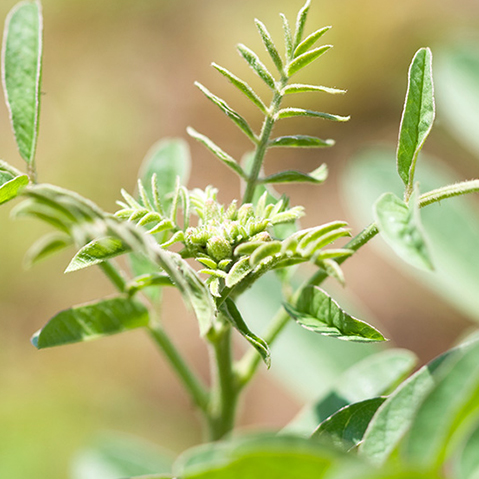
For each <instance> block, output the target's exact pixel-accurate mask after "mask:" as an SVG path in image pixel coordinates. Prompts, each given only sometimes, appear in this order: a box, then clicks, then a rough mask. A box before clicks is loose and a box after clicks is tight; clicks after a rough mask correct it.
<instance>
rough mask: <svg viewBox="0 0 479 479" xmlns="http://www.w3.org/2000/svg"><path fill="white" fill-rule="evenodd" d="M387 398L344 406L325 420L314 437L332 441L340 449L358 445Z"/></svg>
mask: <svg viewBox="0 0 479 479" xmlns="http://www.w3.org/2000/svg"><path fill="white" fill-rule="evenodd" d="M385 400H386V398H385V397H376V398H371V399H365V400H364V401H361V402H357V403H354V404H350V405H348V406H345V407H343V408H342V409H340V410H339V411H337V412H336V413H334V414H333V415H332V416H331V417H329V418H328V419H326V420H325V421H323V422H322V423H321V424H320V425H319V426H318V428H317V429H316V430H315V431H314V433H313V435H312V437H313V438H315V439H321V440H324V441H328V442H331V443H332V444H333V445H334V446H336V447H338V448H340V449H345V450H349V449H351V448H353V447H355V446H357V445H358V444H359V443H360V442H361V440H362V438H363V436H364V433H365V432H366V428H367V427H368V424H369V422H370V421H371V419H372V417H373V416H374V414H376V411H377V410H378V408H379V406H381V404H382V403H383V402H384V401H385Z"/></svg>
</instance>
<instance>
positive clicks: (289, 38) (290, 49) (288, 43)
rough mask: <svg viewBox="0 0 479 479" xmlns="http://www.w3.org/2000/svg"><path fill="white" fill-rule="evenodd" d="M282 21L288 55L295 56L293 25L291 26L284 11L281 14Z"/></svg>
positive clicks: (289, 56)
mask: <svg viewBox="0 0 479 479" xmlns="http://www.w3.org/2000/svg"><path fill="white" fill-rule="evenodd" d="M279 15H280V17H281V21H282V22H283V35H284V46H285V50H286V57H287V58H288V59H291V58H292V57H293V38H292V35H291V27H290V26H289V22H288V19H287V18H286V16H285V15H284V14H283V13H280V14H279Z"/></svg>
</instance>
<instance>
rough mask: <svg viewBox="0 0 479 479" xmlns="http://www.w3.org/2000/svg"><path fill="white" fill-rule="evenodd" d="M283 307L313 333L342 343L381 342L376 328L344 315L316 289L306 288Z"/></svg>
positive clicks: (380, 336)
mask: <svg viewBox="0 0 479 479" xmlns="http://www.w3.org/2000/svg"><path fill="white" fill-rule="evenodd" d="M284 307H285V308H286V311H287V312H288V314H289V315H290V316H291V317H292V318H293V319H294V320H296V321H297V322H298V323H299V324H300V325H301V326H303V328H306V329H309V330H310V331H314V332H315V333H319V334H322V335H324V336H332V337H335V338H337V339H342V340H345V341H356V342H375V341H385V338H384V336H383V335H382V334H381V333H380V332H379V331H378V330H377V329H375V328H373V327H372V326H370V325H369V324H367V323H365V322H364V321H361V320H359V319H356V318H354V317H353V316H350V315H349V314H347V313H346V312H345V311H343V310H342V309H341V308H340V307H339V305H338V304H337V303H336V302H335V301H334V300H333V299H332V298H331V297H330V296H329V295H328V294H327V293H326V292H324V291H323V290H322V289H320V288H319V287H317V286H307V287H306V288H304V289H303V291H302V292H301V295H300V297H299V298H298V300H297V301H296V305H295V306H292V305H291V304H285V305H284Z"/></svg>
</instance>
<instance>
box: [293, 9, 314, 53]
mask: <svg viewBox="0 0 479 479" xmlns="http://www.w3.org/2000/svg"><path fill="white" fill-rule="evenodd" d="M310 5H311V0H306V3H305V4H304V6H303V8H301V10H300V11H299V12H298V17H297V18H296V30H295V32H294V43H293V45H294V48H293V49H294V50H295V49H296V48H297V47H298V45H299V44H300V43H301V40H302V38H303V32H304V26H305V24H306V18H307V17H308V12H309V7H310Z"/></svg>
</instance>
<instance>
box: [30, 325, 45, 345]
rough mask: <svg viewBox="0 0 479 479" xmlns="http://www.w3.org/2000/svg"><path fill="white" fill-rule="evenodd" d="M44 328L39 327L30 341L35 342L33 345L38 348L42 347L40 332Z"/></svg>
mask: <svg viewBox="0 0 479 479" xmlns="http://www.w3.org/2000/svg"><path fill="white" fill-rule="evenodd" d="M41 332H42V330H41V329H39V330H38V331H37V332H36V333H35V334H34V335H33V336H32V337H31V339H30V342H31V343H32V344H33V346H35V347H36V348H37V349H41V347H40V345H39V339H40V334H41Z"/></svg>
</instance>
